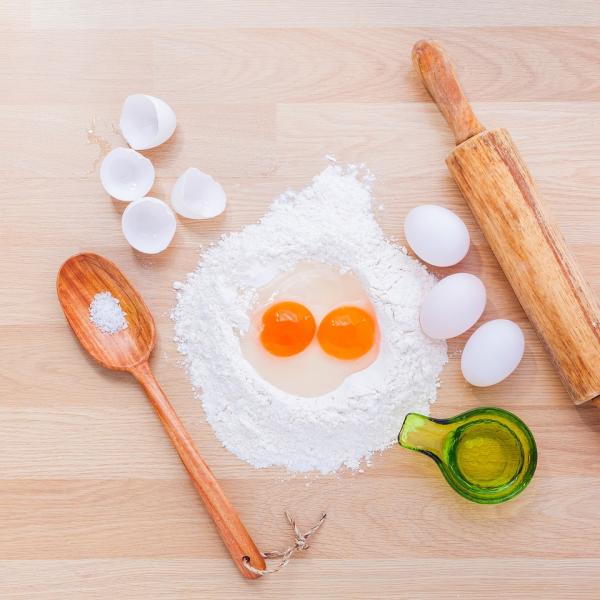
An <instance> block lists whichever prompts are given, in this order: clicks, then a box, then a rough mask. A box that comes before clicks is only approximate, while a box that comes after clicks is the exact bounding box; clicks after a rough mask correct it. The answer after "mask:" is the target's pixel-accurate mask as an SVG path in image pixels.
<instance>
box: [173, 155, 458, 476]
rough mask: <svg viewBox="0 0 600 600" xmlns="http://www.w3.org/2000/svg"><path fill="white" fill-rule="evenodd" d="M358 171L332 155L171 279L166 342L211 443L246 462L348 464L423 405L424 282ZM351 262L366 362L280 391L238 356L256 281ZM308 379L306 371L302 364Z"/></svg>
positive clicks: (434, 373)
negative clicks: (326, 386) (321, 384)
mask: <svg viewBox="0 0 600 600" xmlns="http://www.w3.org/2000/svg"><path fill="white" fill-rule="evenodd" d="M369 181H370V177H369V176H363V174H361V172H359V170H358V169H356V168H352V167H348V168H342V167H340V166H338V165H332V166H329V167H328V168H326V169H325V170H324V171H323V172H322V173H321V174H320V175H318V176H317V177H315V178H314V180H313V182H312V185H310V186H309V187H307V188H306V189H304V190H302V191H301V192H298V193H295V192H294V193H292V192H287V193H285V194H283V195H282V196H281V197H280V198H278V199H277V200H276V201H275V202H274V203H273V205H272V206H271V208H270V209H269V211H268V212H267V213H266V215H265V216H264V217H263V219H262V220H261V221H260V222H259V223H258V224H254V225H250V226H248V227H246V228H245V229H244V230H242V231H241V232H239V233H234V234H230V235H227V236H224V237H222V238H221V240H220V241H219V242H218V243H216V244H215V245H213V246H212V247H210V248H209V249H208V250H207V251H205V252H204V254H203V256H202V260H201V262H200V264H199V266H198V268H197V270H196V272H195V273H193V274H190V275H189V276H188V278H187V281H186V282H185V283H183V284H182V283H179V282H176V284H175V287H176V289H178V293H177V306H176V307H175V309H174V311H173V319H174V321H175V332H176V341H177V343H178V347H179V350H180V352H181V353H182V354H183V355H184V356H185V361H186V364H187V369H188V373H189V376H190V379H191V381H192V385H193V386H194V388H195V389H196V391H197V392H198V393H199V394H200V397H201V398H202V402H203V405H204V410H205V413H206V417H207V419H208V421H209V423H210V424H211V425H212V427H213V429H214V430H215V433H216V434H217V436H218V438H219V440H220V441H221V442H222V443H223V445H224V446H225V447H226V448H228V449H229V450H230V451H231V452H233V453H234V454H235V455H237V456H238V457H239V458H241V459H243V460H245V461H247V462H249V463H250V464H252V465H254V466H256V467H267V466H270V465H281V466H283V467H285V468H286V469H288V470H290V471H311V470H317V471H321V472H322V473H329V472H332V471H335V470H336V469H338V468H340V467H342V466H347V467H350V468H353V469H356V468H359V467H360V465H361V462H362V461H363V460H366V461H368V459H369V457H370V456H371V454H372V453H374V452H376V451H379V450H383V449H384V448H386V447H387V446H389V445H390V444H392V443H394V442H395V440H396V436H397V435H398V431H399V429H400V426H401V425H402V421H403V419H404V416H405V414H406V413H407V412H410V411H417V412H420V413H424V414H427V413H428V411H429V404H430V403H431V402H433V401H434V400H435V397H436V390H437V379H438V375H439V373H440V371H441V369H442V366H443V365H444V364H445V362H446V360H447V354H446V344H445V343H444V342H440V341H434V340H431V339H429V338H427V337H426V336H425V335H424V334H423V333H421V330H420V327H419V323H418V313H419V306H420V304H421V299H422V298H423V296H424V294H425V293H426V292H427V290H429V288H430V287H431V286H432V285H433V283H434V281H435V280H434V278H433V277H432V276H431V275H430V274H428V273H427V271H426V270H425V268H424V267H423V266H422V265H421V264H420V263H418V262H417V261H415V260H414V259H412V258H410V257H409V256H407V255H406V253H405V252H404V251H403V249H402V248H400V247H398V246H397V245H395V244H393V243H392V242H390V241H389V240H387V239H386V238H385V237H384V235H383V232H382V231H381V229H380V227H379V225H378V224H377V222H376V221H375V218H374V216H373V213H372V210H371V193H370V189H369ZM310 260H313V261H321V262H325V263H328V264H331V265H336V266H339V267H340V268H341V269H352V271H353V272H354V273H355V274H356V275H357V276H358V277H359V278H360V279H361V280H362V282H363V285H364V287H365V290H366V291H367V293H368V294H369V296H370V298H371V301H372V303H373V306H374V307H375V310H376V312H377V319H378V322H379V328H380V331H381V350H380V354H379V357H378V358H377V360H376V361H375V362H374V363H373V364H372V365H371V366H370V367H368V368H367V369H365V370H364V371H361V372H359V373H355V374H354V375H352V376H350V377H349V378H347V379H346V381H345V382H344V383H343V384H342V385H341V386H340V387H338V388H337V389H335V390H334V391H332V392H330V393H328V394H325V395H323V396H319V397H316V398H302V397H297V396H293V395H290V394H287V393H284V392H282V391H280V390H278V389H277V388H275V387H273V386H272V385H271V384H269V383H267V382H266V381H264V380H263V379H261V378H260V377H259V375H258V374H257V373H256V372H255V371H254V369H253V368H252V366H251V365H250V364H249V363H248V362H246V360H245V359H244V358H243V357H242V354H241V351H240V343H239V333H240V332H243V331H245V330H246V329H247V327H248V325H249V314H250V312H251V309H252V306H253V304H252V303H253V299H254V296H255V293H256V289H257V288H259V287H261V286H263V285H264V284H265V283H267V282H268V281H270V280H271V279H272V278H273V277H274V276H276V275H278V274H279V273H281V272H285V271H287V270H289V269H291V268H292V267H294V265H295V264H296V263H298V262H300V261H304V262H305V261H310ZM306 376H307V377H310V373H307V374H306Z"/></svg>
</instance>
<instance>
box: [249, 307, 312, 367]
mask: <svg viewBox="0 0 600 600" xmlns="http://www.w3.org/2000/svg"><path fill="white" fill-rule="evenodd" d="M262 323H263V328H262V331H261V333H260V341H261V343H262V345H263V346H264V347H265V348H266V349H267V350H268V351H269V352H270V353H271V354H274V355H275V356H292V355H294V354H298V353H299V352H302V350H304V349H305V348H306V347H307V346H308V345H309V344H310V342H311V341H312V339H313V337H314V335H315V330H316V328H317V326H316V324H315V318H314V317H313V316H312V313H311V312H310V311H309V310H308V308H306V306H304V305H303V304H299V303H298V302H278V303H277V304H273V305H272V306H270V307H269V308H268V309H267V310H266V311H265V312H264V314H263V317H262Z"/></svg>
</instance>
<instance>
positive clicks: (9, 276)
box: [0, 0, 600, 600]
mask: <svg viewBox="0 0 600 600" xmlns="http://www.w3.org/2000/svg"><path fill="white" fill-rule="evenodd" d="M425 36H428V37H429V36H431V37H435V38H436V39H438V40H440V41H441V42H442V43H443V44H444V45H445V46H446V48H447V49H448V51H449V53H450V54H451V56H452V57H453V58H454V59H455V61H456V63H457V65H458V71H459V73H460V76H461V78H462V80H463V82H464V85H465V88H466V90H467V92H468V94H469V96H470V98H471V99H472V100H473V102H474V104H475V108H476V110H477V113H478V115H479V116H480V117H481V120H482V121H483V122H484V123H485V124H486V125H488V126H506V127H508V128H509V129H510V130H511V132H512V134H513V136H514V138H515V139H516V141H517V143H518V144H519V146H520V148H521V150H522V153H523V155H524V156H525V158H526V159H527V161H528V163H529V165H530V168H531V171H532V172H533V174H534V176H535V177H536V178H537V181H538V184H539V187H540V188H541V191H542V192H543V193H544V194H545V196H546V198H547V200H548V202H549V204H550V205H551V207H552V209H553V211H554V213H555V215H556V217H557V219H558V221H559V222H560V224H561V225H562V227H563V231H564V233H565V236H566V238H567V240H568V242H569V243H570V244H571V246H572V248H573V250H574V252H575V254H576V256H577V257H578V258H579V259H580V261H581V263H582V265H583V269H584V271H585V273H586V275H587V276H588V278H589V279H590V281H591V283H592V284H593V286H594V289H595V290H596V291H597V292H599V293H600V260H598V259H599V258H600V241H599V233H600V5H599V4H598V2H597V0H576V1H571V2H564V1H563V0H523V1H517V0H510V1H509V2H492V3H488V2H481V1H480V0H455V1H452V2H439V1H438V0H407V1H393V0H387V1H386V0H378V1H373V0H370V1H363V2H359V1H352V0H339V1H336V0H330V1H328V2H322V1H320V0H319V1H317V0H304V1H303V0H286V1H283V0H282V1H266V0H263V1H259V0H228V1H221V2H219V1H214V2H203V1H200V0H186V1H180V2H173V1H170V0H148V1H142V0H139V1H137V0H136V1H132V0H131V1H127V2H123V1H121V0H119V1H117V0H105V1H102V2H100V1H93V0H70V1H66V0H62V1H61V0H54V1H49V0H3V1H2V2H1V3H0V82H1V83H0V104H1V107H0V132H1V138H0V139H1V141H0V151H1V154H0V182H1V184H2V185H1V186H0V196H1V197H0V215H1V217H0V222H1V230H0V232H1V236H0V277H1V279H0V280H1V282H2V283H1V285H2V288H1V292H0V356H1V359H2V360H1V362H0V377H1V380H0V386H1V400H0V598H2V599H5V598H10V599H13V598H14V599H23V600H24V599H30V598H40V599H44V600H46V599H61V600H62V599H71V598H75V599H80V598H102V599H104V598H106V599H108V598H110V599H115V598H116V599H137V598H140V599H145V600H146V599H154V598H161V599H162V598H169V599H170V598H202V599H207V600H209V599H213V598H220V599H221V598H226V599H229V598H261V599H274V598H324V599H328V598H364V599H367V598H369V599H371V598H410V599H423V600H429V599H433V598H460V599H479V598H482V597H483V596H486V595H487V596H489V597H496V598H544V599H548V598H573V599H575V598H577V599H579V598H590V599H591V598H598V595H599V591H598V590H599V589H600V588H599V586H600V569H599V567H600V540H599V537H600V527H599V524H598V518H597V515H598V498H599V497H600V411H598V410H596V409H592V408H581V409H576V408H574V407H573V406H572V405H571V404H570V402H569V400H568V398H567V396H566V394H565V393H564V392H563V390H562V389H561V386H560V383H559V381H558V379H557V377H556V375H555V374H554V372H553V370H552V368H551V365H550V364H549V361H548V358H547V356H546V355H545V353H544V351H543V349H542V348H541V346H540V344H539V342H538V341H537V339H536V338H535V336H534V334H533V333H532V330H531V327H530V326H529V325H528V323H527V321H526V319H525V318H524V315H523V313H522V311H521V309H520V308H519V306H518V304H517V302H516V301H515V298H514V296H513V294H512V292H511V290H510V289H509V287H508V285H507V283H506V281H505V279H504V277H503V276H502V274H501V272H500V271H499V269H498V266H497V264H496V262H495V260H494V258H493V257H492V256H491V254H490V252H489V249H488V248H487V246H486V244H485V241H484V240H483V239H482V236H481V234H480V233H479V232H478V230H477V229H476V227H475V226H474V223H473V219H472V218H471V216H470V214H469V213H468V210H467V209H466V207H465V205H464V203H463V201H462V200H461V198H460V197H459V194H458V193H457V190H456V189H455V187H454V185H453V183H452V181H451V180H450V178H449V175H448V174H447V172H446V169H445V166H444V163H443V159H444V156H445V153H446V152H447V151H448V149H449V148H450V147H451V144H452V138H451V135H450V133H449V131H448V129H447V127H446V126H445V124H444V123H443V122H442V119H441V117H440V116H439V114H438V113H437V112H436V110H435V109H434V107H433V106H432V104H431V103H430V101H429V99H428V97H427V96H426V94H425V92H424V90H423V89H422V87H421V85H420V83H419V82H418V80H417V78H416V76H415V75H414V73H413V71H412V68H411V65H410V49H411V46H412V44H413V42H414V41H416V40H417V39H419V38H421V37H425ZM136 92H142V93H144V92H145V93H150V94H155V95H157V96H160V97H162V98H164V99H165V100H167V101H168V102H169V103H170V104H171V105H172V106H173V107H174V109H175V111H176V113H177V116H178V119H179V126H178V129H177V132H176V135H175V136H174V138H173V139H172V140H171V141H170V142H168V143H167V144H165V145H164V146H162V147H160V148H158V149H156V150H153V151H150V152H147V153H146V154H147V155H148V156H149V157H150V158H151V159H152V160H153V161H154V164H155V166H156V169H157V175H158V178H157V182H156V186H155V188H154V190H153V192H154V195H157V196H158V197H163V198H164V197H166V196H167V195H168V193H169V190H170V188H171V186H172V184H173V182H174V180H175V178H176V177H177V176H178V175H179V174H181V173H182V172H183V171H184V170H185V169H186V168H187V167H188V166H191V165H194V166H197V167H200V168H201V169H203V170H205V171H207V172H209V173H211V174H212V175H213V176H215V177H216V178H217V179H218V180H219V181H221V182H222V184H223V185H224V187H225V189H226V191H227V193H228V196H229V201H230V203H229V208H228V211H227V213H226V214H225V215H224V216H223V217H221V218H219V219H217V220H214V221H210V222H206V223H190V222H186V223H183V222H181V221H180V223H179V227H178V231H177V234H176V237H175V241H174V244H173V246H172V247H171V248H170V249H169V250H168V251H166V252H165V253H163V254H162V255H160V256H157V257H145V256H141V255H139V254H136V253H135V252H133V251H132V250H131V249H130V248H129V247H128V246H127V244H126V243H125V241H124V239H123V238H122V235H121V232H120V227H119V222H120V215H121V212H122V210H123V207H124V205H123V204H121V203H118V202H113V201H111V200H110V199H109V198H108V197H107V196H106V195H105V193H104V192H103V190H102V189H101V187H100V183H99V180H98V164H99V161H100V159H101V158H102V156H103V154H104V153H105V152H106V151H107V149H108V148H110V147H114V146H117V145H120V144H121V143H122V141H121V139H120V137H119V135H118V133H116V132H115V130H114V125H115V124H116V123H117V121H118V115H119V109H120V105H121V102H122V100H123V98H124V97H125V95H127V94H129V93H136ZM94 123H95V125H94ZM91 126H92V127H93V129H94V130H95V131H96V136H97V137H96V138H94V136H89V134H88V130H89V129H90V127H91ZM98 137H99V138H101V139H100V140H99V141H98V139H97V138H98ZM88 138H89V139H88ZM94 139H96V141H94ZM327 153H332V154H335V155H336V156H337V157H338V159H339V160H341V161H360V162H365V163H367V165H368V166H369V167H370V168H371V169H372V170H373V171H374V172H375V174H376V176H377V178H378V179H377V182H376V185H375V194H376V196H377V203H383V205H384V207H385V210H384V211H383V212H381V213H380V214H379V218H380V222H381V224H382V226H383V228H384V229H385V231H386V232H387V233H388V234H389V235H390V236H392V237H395V238H397V239H398V240H400V241H402V219H403V216H404V215H405V213H406V212H407V211H408V210H409V209H410V208H411V207H412V206H414V205H416V204H418V203H420V202H424V201H427V202H435V203H439V204H443V205H445V206H448V207H450V208H452V209H454V210H456V211H457V212H458V213H459V214H460V215H461V216H462V217H463V218H464V219H465V220H466V222H467V224H468V226H469V228H470V231H471V233H472V239H473V248H472V250H471V253H470V255H469V256H468V258H467V259H466V261H465V264H464V265H460V267H459V268H460V269H461V270H463V269H464V270H469V271H472V272H475V273H477V274H479V275H481V277H482V278H483V280H484V281H485V283H486V285H487V286H488V293H489V305H488V308H487V309H486V314H485V317H484V318H486V319H489V318H495V317H501V316H502V317H508V318H512V319H515V320H516V321H518V322H519V323H520V324H521V325H522V326H523V328H524V330H525V332H526V338H527V349H526V354H525V358H524V361H523V363H522V365H521V366H520V367H519V369H518V371H517V372H516V373H515V374H514V375H513V376H512V377H511V378H510V379H509V380H508V381H506V382H504V383H502V384H500V385H498V386H496V387H494V388H492V389H487V390H476V389H474V388H471V387H470V386H469V385H467V384H466V383H465V382H464V381H463V380H462V378H461V376H460V372H459V360H458V353H459V351H460V348H461V347H462V345H463V343H464V340H463V339H461V340H458V341H453V342H452V343H451V345H450V363H449V365H448V366H447V368H446V369H445V371H444V373H443V378H442V387H441V389H440V395H439V400H438V402H437V403H436V404H435V405H434V406H433V409H432V412H433V414H434V415H436V416H448V415H452V414H455V413H457V412H459V411H461V410H464V409H468V408H471V407H475V406H479V405H498V406H502V407H505V408H508V409H512V410H514V411H516V412H518V413H519V414H520V415H521V416H522V417H523V418H524V419H525V420H526V421H527V422H528V423H529V425H530V426H531V428H532V430H533V432H534V434H535V435H536V437H537V440H538V444H539V452H540V461H539V467H538V472H537V475H536V477H535V478H534V480H533V482H532V484H531V486H530V487H529V488H528V489H527V490H526V492H525V493H523V495H522V496H520V497H519V498H518V499H516V500H515V501H513V502H509V503H507V504H505V505H501V506H477V505H475V504H470V503H468V502H466V501H465V500H463V499H462V498H460V497H458V496H457V495H455V494H454V493H453V492H452V491H451V490H450V488H449V487H448V486H447V485H446V484H445V483H444V482H443V480H442V478H441V476H440V474H439V473H438V472H437V470H436V467H435V466H434V464H433V463H432V462H430V461H428V460H427V459H426V458H425V457H421V456H418V455H415V454H410V453H408V452H406V451H404V450H402V449H400V448H398V447H396V448H391V449H390V450H389V451H387V452H385V453H384V454H383V455H382V456H379V457H376V459H375V460H374V464H373V467H372V468H370V469H368V470H366V472H364V473H360V474H356V475H353V474H341V475H336V476H331V477H318V478H315V477H310V478H308V479H306V478H304V477H295V478H290V477H289V476H287V475H286V474H285V473H282V472H281V471H278V470H261V471H257V470H254V469H253V468H251V467H249V466H248V465H246V464H244V463H242V462H240V461H239V460H237V459H236V458H235V457H234V456H232V455H231V454H229V453H228V452H227V451H225V450H224V449H223V448H221V447H220V445H219V443H218V442H217V440H216V439H215V437H214V435H213V433H212V431H211V429H210V427H209V426H208V425H207V424H206V422H205V421H204V417H203V414H202V410H201V406H200V404H199V402H198V401H197V400H195V399H194V398H193V397H192V392H191V389H190V386H189V384H188V382H187V381H186V378H185V375H184V373H183V371H182V370H181V368H180V367H179V366H178V364H177V363H178V356H177V353H176V350H175V347H174V345H173V343H172V341H171V337H172V334H173V330H172V326H171V323H170V321H169V318H168V312H169V310H170V308H171V306H172V304H173V300H174V297H173V292H172V291H171V289H170V284H171V282H172V281H173V280H175V279H178V278H181V277H183V276H184V275H185V273H187V272H188V271H190V270H192V269H193V268H194V266H195V264H196V262H197V258H198V254H199V251H200V249H201V246H203V245H206V244H209V243H210V242H212V241H214V240H216V239H217V238H218V236H219V235H220V234H221V233H222V232H225V231H236V230H239V229H240V228H241V227H242V226H243V225H245V224H247V223H251V222H253V221H255V220H256V219H257V218H259V217H260V216H261V215H262V213H263V212H264V210H265V209H266V207H267V206H268V204H269V202H270V200H271V199H272V198H273V197H274V196H275V195H276V194H277V193H279V192H281V191H283V190H284V189H286V188H288V187H295V188H299V187H302V186H304V185H305V184H306V183H307V182H308V181H309V180H310V178H311V177H312V176H313V175H314V174H315V173H316V172H318V171H319V170H320V169H321V168H322V167H323V166H324V161H323V156H324V155H325V154H327ZM82 250H90V251H94V252H99V253H102V254H105V255H106V256H107V257H109V258H111V259H113V260H114V261H116V262H117V263H118V264H119V265H120V266H121V268H122V269H123V270H124V271H125V273H126V274H127V275H128V276H129V277H130V278H131V280H132V282H133V283H134V284H135V285H136V286H138V288H139V289H140V291H141V292H142V294H143V295H144V296H145V298H146V300H147V302H148V304H149V306H150V308H151V309H152V310H153V312H154V314H155V316H156V320H157V325H158V332H159V347H158V349H157V351H156V353H155V356H154V361H153V365H154V367H155V369H156V372H157V375H158V377H159V379H160V380H161V381H162V383H163V386H164V388H165V390H166V391H167V393H168V394H170V396H171V399H172V402H173V404H174V405H175V407H176V408H177V410H178V411H179V413H180V415H181V417H182V419H183V420H184V421H185V423H186V424H187V426H188V427H189V429H190V431H191V433H192V435H193V436H194V438H195V440H196V441H197V443H198V445H199V447H200V448H201V451H202V452H203V454H204V456H205V457H206V459H207V461H208V463H209V464H210V466H211V467H212V468H213V470H214V472H215V474H216V475H217V477H218V478H220V480H221V481H222V483H223V486H224V487H225V489H226V491H227V493H228V494H229V495H230V497H231V499H232V500H233V502H234V504H235V505H236V506H237V507H238V509H239V511H240V513H241V515H242V518H243V519H244V520H245V522H246V523H247V526H248V528H249V530H250V531H251V532H252V534H253V535H254V537H255V539H256V541H257V543H258V544H259V546H261V547H262V548H264V549H270V548H279V547H284V546H285V545H286V544H287V542H288V541H289V532H288V530H287V528H286V523H285V521H284V518H283V511H284V509H288V510H290V511H292V512H293V513H294V514H296V515H297V516H298V518H299V519H300V521H301V522H302V523H304V524H306V525H309V524H311V523H312V522H313V521H314V520H315V519H316V518H317V517H318V514H319V511H320V510H322V509H327V510H328V512H329V519H328V522H327V523H326V525H325V527H324V528H323V530H322V532H321V533H320V534H319V536H318V537H317V538H316V539H315V542H314V545H313V547H312V548H311V549H310V551H309V552H307V553H306V554H305V555H304V556H302V557H301V558H298V559H297V560H295V561H294V562H293V563H292V564H291V565H290V566H289V567H288V568H287V569H286V570H285V571H283V572H281V573H279V574H277V575H272V576H270V577H266V578H263V579H262V580H260V581H257V582H248V581H244V580H242V579H241V577H240V576H239V575H238V573H237V572H236V570H235V567H234V566H233V564H232V563H231V562H230V560H229V558H228V555H227V553H226V551H225V549H224V548H223V546H222V545H221V542H220V540H219V539H218V537H217V534H216V533H215V530H214V528H213V527H212V525H211V523H210V522H209V520H208V518H207V516H206V514H205V512H204V510H203V508H202V506H201V504H200V502H199V500H198V498H197V496H196V494H195V492H194V490H193V488H192V485H191V483H190V482H189V481H188V479H187V477H186V474H185V472H184V469H183V467H182V466H181V464H180V463H179V460H178V458H177V455H176V453H175V452H174V451H173V449H172V448H171V446H170V444H169V441H168V440H167V438H166V437H165V435H164V433H163V431H162V429H161V426H160V424H159V422H158V421H157V419H156V417H155V415H154V414H153V413H152V409H151V407H150V405H149V403H148V402H147V400H146V399H145V398H144V396H143V394H142V392H141V391H140V390H139V389H138V388H137V387H136V385H135V384H134V382H133V381H132V380H131V379H130V378H129V377H128V376H126V375H124V374H115V373H111V372H108V371H105V370H103V369H102V368H100V367H98V366H96V365H95V364H94V363H93V362H92V361H91V360H90V359H88V358H87V356H85V355H84V353H83V351H82V350H81V349H80V348H79V346H78V345H77V343H76V341H75V339H74V338H73V336H72V334H71V332H70V330H69V329H68V327H67V324H66V322H65V320H64V317H63V315H62V313H61V310H60V307H59V305H58V302H57V300H56V297H55V291H54V281H55V276H56V272H57V269H58V267H59V265H60V264H61V263H62V261H63V260H64V259H66V258H67V257H68V256H69V255H71V254H73V253H75V252H79V251H82ZM438 272H439V273H440V274H442V273H443V272H444V273H446V272H449V271H443V270H439V271H438ZM248 401H249V402H251V401H252V398H248Z"/></svg>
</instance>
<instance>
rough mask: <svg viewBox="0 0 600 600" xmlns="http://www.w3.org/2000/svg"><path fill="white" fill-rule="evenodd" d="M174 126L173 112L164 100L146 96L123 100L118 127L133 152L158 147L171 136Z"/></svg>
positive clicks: (138, 95) (175, 124)
mask: <svg viewBox="0 0 600 600" xmlns="http://www.w3.org/2000/svg"><path fill="white" fill-rule="evenodd" d="M176 126H177V119H176V117H175V112H174V111H173V109H172V108H171V107H170V106H169V105H168V104H167V103H166V102H165V101H164V100H161V99H160V98H155V97H154V96H147V95H146V94H134V95H133V96H127V98H125V102H124V103H123V109H122V110H121V119H120V121H119V127H120V128H121V133H122V134H123V137H124V138H125V139H126V140H127V143H128V144H129V145H130V146H131V147H132V148H134V149H135V150H148V149H149V148H155V147H156V146H160V145H161V144H162V143H163V142H166V141H167V140H168V139H169V138H170V137H171V136H172V135H173V132H174V131H175V127H176Z"/></svg>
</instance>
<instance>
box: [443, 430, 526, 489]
mask: <svg viewBox="0 0 600 600" xmlns="http://www.w3.org/2000/svg"><path fill="white" fill-rule="evenodd" d="M455 434H456V435H455V437H454V443H453V444H452V448H451V451H450V456H449V459H450V462H451V463H454V464H455V467H456V469H457V470H458V472H459V473H460V475H461V477H462V478H463V479H464V480H465V481H467V482H468V483H470V484H471V485H473V486H476V487H480V488H497V487H502V486H504V485H507V484H508V483H510V482H511V481H512V480H513V478H514V477H515V475H517V473H518V472H519V470H520V469H521V465H522V463H523V455H522V449H521V444H520V443H519V441H518V439H517V437H516V436H515V434H514V433H513V432H512V431H511V430H510V429H508V427H506V426H504V425H502V424H501V423H498V422H497V421H491V420H489V421H488V420H482V421H475V422H473V423H469V424H468V425H465V426H463V427H460V428H459V429H457V431H456V432H455Z"/></svg>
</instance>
